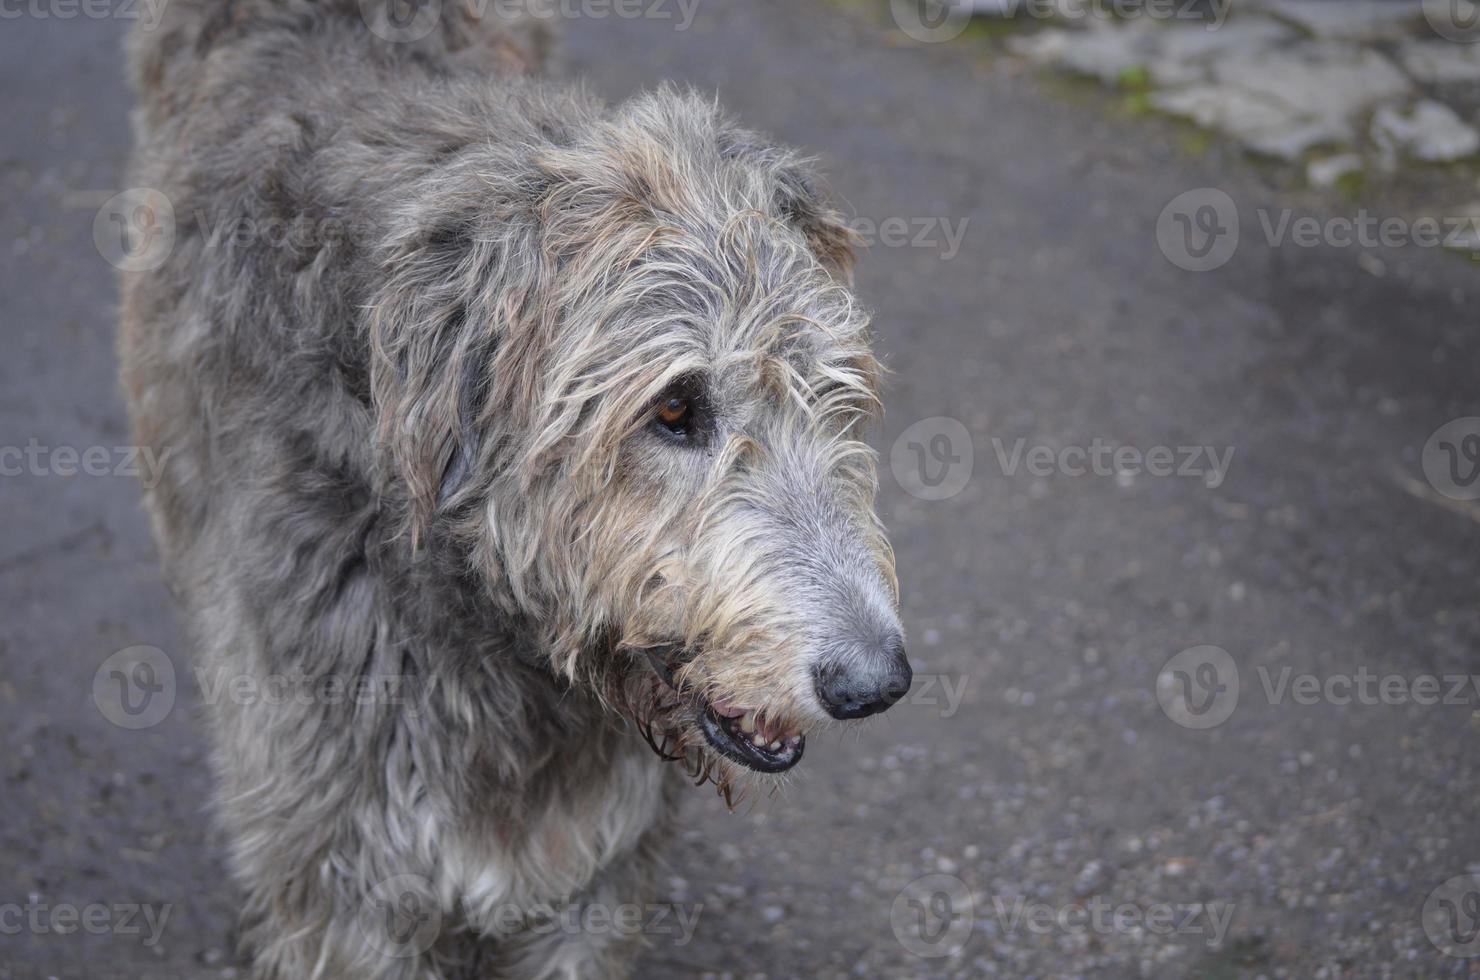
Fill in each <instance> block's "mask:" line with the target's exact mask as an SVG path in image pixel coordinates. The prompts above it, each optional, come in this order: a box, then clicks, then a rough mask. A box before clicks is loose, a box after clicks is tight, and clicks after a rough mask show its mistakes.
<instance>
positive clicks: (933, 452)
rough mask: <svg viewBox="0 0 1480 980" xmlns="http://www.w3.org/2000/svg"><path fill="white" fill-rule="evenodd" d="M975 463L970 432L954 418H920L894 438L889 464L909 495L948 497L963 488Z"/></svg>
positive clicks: (934, 498)
mask: <svg viewBox="0 0 1480 980" xmlns="http://www.w3.org/2000/svg"><path fill="white" fill-rule="evenodd" d="M975 465H976V450H975V447H974V446H973V445H972V441H971V433H970V432H968V431H967V430H966V426H964V425H962V424H961V422H960V421H959V420H957V419H953V418H947V417H946V416H943V415H941V416H936V417H934V418H928V419H921V420H920V421H918V422H916V423H915V424H914V425H912V426H910V427H909V428H908V429H905V430H904V431H903V432H901V433H900V434H899V438H898V439H895V440H894V446H893V448H892V449H890V451H889V468H890V470H891V471H893V473H894V479H895V480H897V481H899V485H900V486H901V487H902V488H903V489H904V491H905V493H908V494H909V495H910V496H912V497H917V498H919V499H920V500H948V499H950V498H951V497H954V496H956V494H958V493H960V492H961V491H962V490H964V489H966V484H967V483H969V482H971V472H972V469H973V467H974V466H975Z"/></svg>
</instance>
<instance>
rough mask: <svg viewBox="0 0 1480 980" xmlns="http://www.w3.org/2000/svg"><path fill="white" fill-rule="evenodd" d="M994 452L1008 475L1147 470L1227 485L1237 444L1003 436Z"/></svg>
mask: <svg viewBox="0 0 1480 980" xmlns="http://www.w3.org/2000/svg"><path fill="white" fill-rule="evenodd" d="M992 451H993V452H994V453H995V454H996V457H997V465H998V466H999V467H1001V469H1002V475H1003V476H1016V475H1017V473H1018V471H1019V469H1022V470H1024V471H1026V472H1027V473H1028V475H1029V476H1037V477H1047V476H1055V475H1061V476H1100V477H1126V476H1136V475H1138V474H1141V473H1145V474H1147V475H1148V476H1154V477H1169V476H1178V477H1194V478H1197V479H1201V480H1202V481H1203V482H1204V483H1206V484H1207V486H1208V488H1209V489H1216V488H1218V487H1220V486H1222V485H1223V480H1224V479H1225V478H1226V477H1227V476H1228V468H1229V466H1230V465H1231V464H1232V463H1233V453H1234V447H1233V446H1227V447H1224V448H1223V449H1222V450H1219V449H1218V448H1216V447H1214V446H1176V447H1171V446H1153V447H1151V448H1150V449H1146V450H1142V449H1140V448H1138V447H1136V446H1124V445H1116V444H1114V443H1111V442H1107V441H1106V440H1104V439H1101V438H1099V437H1096V438H1094V439H1093V440H1091V441H1090V444H1089V445H1088V446H1060V447H1053V446H1042V445H1040V446H1032V447H1029V446H1028V440H1026V439H1023V438H1019V439H1017V440H1016V441H1014V442H1013V443H1012V446H1011V448H1009V447H1008V445H1007V443H1006V442H1004V441H1003V440H1002V439H1000V438H996V437H994V438H993V439H992Z"/></svg>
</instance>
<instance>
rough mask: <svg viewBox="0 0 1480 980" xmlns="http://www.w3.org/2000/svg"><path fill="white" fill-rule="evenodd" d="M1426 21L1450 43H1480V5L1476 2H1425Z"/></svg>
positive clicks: (1458, 0)
mask: <svg viewBox="0 0 1480 980" xmlns="http://www.w3.org/2000/svg"><path fill="white" fill-rule="evenodd" d="M1423 16H1424V20H1427V21H1428V22H1429V27H1431V28H1433V30H1434V33H1435V34H1438V35H1439V36H1440V37H1442V38H1444V39H1446V40H1449V41H1458V42H1459V43H1461V44H1474V43H1475V42H1476V41H1480V3H1475V2H1474V0H1423Z"/></svg>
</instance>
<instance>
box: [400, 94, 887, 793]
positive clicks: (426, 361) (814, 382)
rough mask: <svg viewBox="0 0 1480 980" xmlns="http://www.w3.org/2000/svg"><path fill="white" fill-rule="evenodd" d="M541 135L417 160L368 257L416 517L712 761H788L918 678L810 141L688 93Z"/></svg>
mask: <svg viewBox="0 0 1480 980" xmlns="http://www.w3.org/2000/svg"><path fill="white" fill-rule="evenodd" d="M545 136H546V138H544V139H543V140H542V142H540V143H538V144H537V145H535V146H534V147H533V148H532V149H531V148H528V147H526V148H525V149H524V151H523V153H522V155H520V154H512V153H511V154H510V155H508V156H507V157H504V158H499V159H485V160H483V161H482V163H481V165H479V166H474V165H472V164H469V165H468V166H467V167H466V168H465V169H467V170H468V171H469V172H470V173H471V175H472V176H470V177H469V178H468V179H466V180H457V179H454V178H444V179H441V180H439V181H438V182H437V186H436V187H434V188H433V190H431V191H429V192H428V193H429V194H430V195H434V196H435V197H436V200H435V203H430V204H428V206H427V208H426V209H425V210H423V209H421V208H418V209H416V211H417V213H419V214H430V215H432V216H433V218H432V219H429V220H430V223H429V225H428V226H427V227H422V228H420V229H419V230H418V231H416V232H415V233H414V234H408V235H406V236H403V240H402V242H401V247H400V248H399V251H398V252H397V253H396V254H395V255H394V256H393V257H392V258H391V259H390V260H389V262H388V265H387V275H386V280H385V284H384V286H383V288H382V289H381V291H380V293H379V300H378V302H377V303H376V304H375V312H374V342H375V346H376V351H377V354H378V355H379V359H378V367H377V372H376V384H375V389H376V400H377V404H378V406H379V407H380V409H381V414H382V431H381V435H382V440H383V442H384V444H385V445H386V446H388V447H389V449H390V451H391V453H392V454H393V456H394V459H395V465H394V469H395V471H396V472H397V473H399V474H400V475H401V478H402V479H403V480H404V481H405V486H406V499H407V501H408V511H407V520H408V523H409V525H410V528H411V530H412V531H413V533H417V532H425V530H426V528H427V527H428V526H430V525H432V524H438V525H439V526H442V527H445V528H446V529H448V530H449V531H450V534H449V535H448V536H447V537H448V539H449V540H452V541H455V542H459V543H460V546H461V547H463V548H465V549H466V552H467V554H468V555H469V556H470V560H471V562H472V564H473V565H474V566H475V567H476V569H477V570H478V572H479V573H480V574H481V575H482V576H483V578H484V579H485V580H486V584H487V587H488V588H489V590H490V591H491V593H492V594H493V595H494V597H495V598H496V599H497V600H498V601H499V602H501V603H502V604H503V605H504V607H505V608H507V609H508V610H509V611H510V612H511V613H516V614H519V615H521V616H522V617H524V618H525V619H526V620H527V621H528V622H532V623H536V624H539V628H540V630H541V632H542V636H541V637H540V640H539V643H540V645H541V646H542V647H543V649H542V651H541V652H542V654H543V655H544V656H546V657H548V660H549V663H550V664H551V666H552V669H554V670H555V671H556V672H558V673H559V674H562V675H564V676H566V677H568V678H570V679H571V680H572V681H573V682H575V683H578V684H584V685H588V686H590V687H591V688H593V689H594V690H597V691H598V692H600V693H601V694H602V696H603V697H605V698H606V699H607V700H608V701H609V702H610V703H611V704H612V705H613V706H614V707H615V708H617V709H618V710H620V711H622V712H623V713H624V714H626V715H628V716H629V717H630V718H632V719H633V720H634V721H635V722H636V723H637V725H638V726H639V728H640V729H641V730H642V731H644V732H645V733H647V734H649V735H650V737H651V740H652V741H653V742H654V743H655V746H656V747H657V748H659V750H660V751H661V752H663V753H664V754H667V755H671V756H682V757H684V758H686V759H687V760H688V761H689V763H690V765H692V766H695V767H697V769H698V770H702V771H704V772H708V773H709V774H710V775H711V776H714V777H715V778H716V779H717V781H718V782H720V784H721V785H722V786H726V787H728V785H729V783H730V777H732V776H734V775H735V774H736V773H737V772H740V771H743V770H750V771H758V772H764V773H776V772H782V771H785V770H787V769H789V768H791V767H792V766H793V765H795V764H796V762H797V761H799V760H800V758H801V756H802V751H803V747H804V743H805V737H806V735H807V733H808V731H809V730H811V729H812V728H814V727H816V726H818V725H821V724H826V723H829V722H831V721H833V720H835V719H852V718H859V717H863V716H865V715H870V714H873V713H875V712H878V711H881V710H883V709H884V708H886V707H888V706H889V705H890V704H892V703H893V702H894V701H895V700H897V699H898V698H899V697H901V696H902V695H903V694H904V693H905V691H906V690H907V689H908V687H909V683H910V668H909V665H908V663H907V661H906V659H905V655H904V645H903V637H902V635H901V629H900V624H899V620H898V616H897V613H896V598H897V587H896V582H895V577H894V570H893V557H892V553H891V551H890V549H889V546H888V544H887V542H886V540H885V536H884V534H883V530H882V528H881V527H880V525H879V522H878V521H877V519H876V518H875V515H874V511H873V500H874V492H875V488H876V476H875V467H874V456H873V453H872V451H871V450H870V449H869V448H868V447H867V446H866V445H865V443H864V442H863V441H862V435H863V430H864V428H865V427H866V426H867V424H868V423H869V422H870V420H871V419H872V417H873V416H874V415H875V413H876V411H877V409H878V391H877V384H878V374H879V367H878V365H877V363H876V361H875V359H874V357H873V355H872V353H871V351H870V348H869V339H868V329H867V328H868V323H867V317H866V315H865V314H864V313H863V311H862V310H861V309H860V308H859V306H858V304H857V302H856V301H855V299H854V297H853V295H852V294H851V292H850V290H849V287H848V277H849V271H850V265H851V260H852V244H853V235H852V233H851V232H850V231H849V230H848V229H847V228H846V227H845V226H844V224H843V223H842V221H841V219H840V217H839V216H838V215H837V214H836V213H835V212H834V211H832V210H831V209H830V208H829V207H828V205H827V204H826V203H824V201H823V199H822V197H821V196H820V194H819V192H818V190H817V189H816V181H815V179H814V176H813V174H812V173H811V172H810V170H809V168H808V166H807V165H806V164H805V163H804V162H803V161H801V160H799V159H798V158H796V157H795V156H794V155H793V154H791V153H790V152H788V151H785V150H782V149H779V148H777V147H775V146H773V145H770V144H768V143H766V142H765V141H763V140H762V139H760V138H758V137H757V136H755V135H754V134H751V133H748V132H745V131H743V130H740V129H737V128H735V127H733V126H732V125H730V124H729V123H728V122H727V121H726V120H724V119H723V118H722V117H721V116H720V115H719V114H718V113H717V111H716V109H715V107H714V106H713V105H712V104H710V103H709V102H707V101H705V100H702V99H699V98H697V97H695V96H691V95H681V94H677V93H674V92H671V91H661V92H659V93H656V94H654V95H649V96H645V97H642V98H639V99H636V100H634V101H633V102H631V103H628V104H627V105H625V106H623V107H622V108H620V109H618V110H616V111H615V112H613V113H611V114H610V115H604V116H599V117H596V116H593V117H590V118H587V119H585V120H583V121H581V122H580V124H579V125H572V126H570V127H569V128H568V130H567V132H565V133H564V134H561V135H560V136H558V137H556V138H548V133H546V134H545ZM482 152H484V153H485V154H486V153H493V152H496V151H494V150H492V149H488V148H485V149H484V150H483V151H482ZM473 178H476V179H473Z"/></svg>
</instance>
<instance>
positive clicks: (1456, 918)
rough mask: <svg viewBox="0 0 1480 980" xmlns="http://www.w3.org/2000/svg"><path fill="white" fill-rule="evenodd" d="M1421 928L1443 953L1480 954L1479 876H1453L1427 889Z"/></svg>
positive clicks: (1453, 954)
mask: <svg viewBox="0 0 1480 980" xmlns="http://www.w3.org/2000/svg"><path fill="white" fill-rule="evenodd" d="M1423 931H1424V935H1426V936H1428V937H1429V942H1431V943H1433V944H1434V948H1436V949H1437V950H1439V952H1441V953H1443V954H1444V955H1445V956H1453V957H1456V958H1458V959H1469V958H1470V957H1473V956H1480V875H1474V874H1468V875H1455V876H1454V877H1453V878H1450V879H1449V880H1448V881H1446V882H1444V883H1443V884H1442V885H1440V886H1439V887H1438V888H1435V889H1434V890H1433V891H1431V892H1429V897H1428V898H1427V899H1425V900H1424V903H1423Z"/></svg>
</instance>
